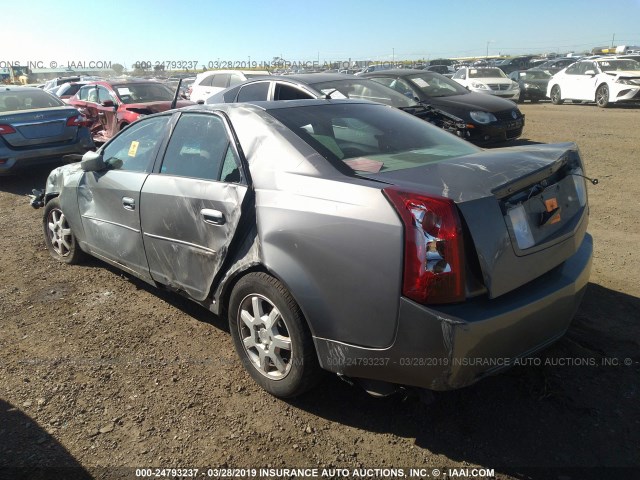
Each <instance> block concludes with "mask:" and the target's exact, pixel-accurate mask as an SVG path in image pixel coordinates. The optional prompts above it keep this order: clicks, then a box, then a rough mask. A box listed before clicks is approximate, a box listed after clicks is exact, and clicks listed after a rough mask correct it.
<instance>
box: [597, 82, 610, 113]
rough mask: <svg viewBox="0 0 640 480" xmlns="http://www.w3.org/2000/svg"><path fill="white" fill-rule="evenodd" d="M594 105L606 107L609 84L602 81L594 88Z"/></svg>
mask: <svg viewBox="0 0 640 480" xmlns="http://www.w3.org/2000/svg"><path fill="white" fill-rule="evenodd" d="M596 105H598V106H599V107H600V108H607V107H608V106H609V105H610V103H609V86H608V85H607V84H606V83H603V84H602V85H600V86H599V87H598V89H597V90H596Z"/></svg>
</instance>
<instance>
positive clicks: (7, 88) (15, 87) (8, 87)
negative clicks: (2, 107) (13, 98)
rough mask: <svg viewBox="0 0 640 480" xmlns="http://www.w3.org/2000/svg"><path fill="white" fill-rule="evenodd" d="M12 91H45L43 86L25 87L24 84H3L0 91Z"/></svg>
mask: <svg viewBox="0 0 640 480" xmlns="http://www.w3.org/2000/svg"><path fill="white" fill-rule="evenodd" d="M11 91H19V92H34V91H38V92H43V91H44V90H42V89H41V88H38V87H25V86H22V85H2V87H0V92H11Z"/></svg>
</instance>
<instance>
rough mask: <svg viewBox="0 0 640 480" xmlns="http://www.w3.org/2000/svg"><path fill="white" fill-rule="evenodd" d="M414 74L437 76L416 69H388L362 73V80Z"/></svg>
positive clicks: (433, 73)
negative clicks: (382, 76) (381, 76)
mask: <svg viewBox="0 0 640 480" xmlns="http://www.w3.org/2000/svg"><path fill="white" fill-rule="evenodd" d="M430 66H431V67H447V66H448V65H430ZM416 73H428V74H430V75H439V74H438V72H432V71H430V70H420V69H418V68H390V69H389V70H380V71H379V72H371V73H364V74H362V76H363V77H364V78H369V77H374V76H379V75H393V76H397V77H406V76H408V75H414V74H416Z"/></svg>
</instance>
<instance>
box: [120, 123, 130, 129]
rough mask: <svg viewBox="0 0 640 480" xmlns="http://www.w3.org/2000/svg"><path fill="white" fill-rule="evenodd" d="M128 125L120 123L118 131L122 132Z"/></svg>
mask: <svg viewBox="0 0 640 480" xmlns="http://www.w3.org/2000/svg"><path fill="white" fill-rule="evenodd" d="M128 125H129V123H128V122H122V123H121V124H120V130H124V129H125V128H126V127H127V126H128Z"/></svg>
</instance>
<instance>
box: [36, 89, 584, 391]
mask: <svg viewBox="0 0 640 480" xmlns="http://www.w3.org/2000/svg"><path fill="white" fill-rule="evenodd" d="M584 175H585V173H584V170H583V166H582V162H581V159H580V155H579V152H578V149H577V147H576V146H575V145H574V144H571V143H567V144H558V145H533V146H527V147H512V148H504V149H500V150H488V151H484V150H482V149H479V148H477V147H475V146H473V145H471V144H469V143H467V142H465V141H463V140H460V139H458V138H456V137H455V136H453V135H451V134H448V133H446V132H444V131H442V130H440V129H438V128H436V127H434V126H432V125H430V124H428V123H426V122H424V121H422V120H420V119H418V118H416V117H413V116H412V115H410V114H407V113H404V112H401V111H399V110H397V109H394V108H391V107H387V106H384V105H379V104H373V103H369V102H366V101H354V100H299V101H291V102H272V103H267V102H256V103H254V104H224V105H208V106H194V107H189V108H185V109H181V110H177V111H169V112H164V113H160V114H157V115H152V116H149V117H145V118H143V119H141V120H139V121H138V122H136V123H134V124H132V125H131V126H130V127H128V128H127V129H125V130H123V131H122V132H120V133H119V134H118V135H117V136H115V137H114V138H113V139H111V140H110V141H109V142H108V143H106V144H105V145H104V146H103V147H102V148H100V149H99V150H98V151H97V152H89V153H87V154H85V156H84V157H83V159H82V161H81V162H80V163H75V164H70V165H66V166H63V167H60V168H58V169H56V170H54V171H53V172H51V174H50V176H49V178H48V180H47V185H46V191H45V192H44V193H43V196H42V197H41V198H40V199H37V200H36V204H37V203H38V202H40V205H42V206H44V207H45V209H44V222H43V226H44V235H45V240H46V244H47V246H48V248H49V250H50V251H51V254H52V255H53V257H55V258H56V259H58V260H60V261H62V262H65V263H70V264H71V263H76V262H79V261H80V260H81V258H82V256H83V255H84V254H90V255H93V256H95V257H98V258H100V259H102V260H104V261H105V262H108V263H110V264H112V265H115V266H117V267H119V268H121V269H122V270H125V271H126V272H128V273H130V274H132V275H134V276H136V277H138V278H141V279H143V280H144V281H146V282H148V283H150V284H152V285H155V286H157V287H161V288H165V289H170V290H173V291H177V292H180V293H181V294H183V295H186V296H188V297H189V298H191V299H192V300H194V301H196V302H198V303H200V304H202V305H203V306H205V307H207V308H209V309H210V310H211V311H212V312H213V313H215V314H218V315H221V316H223V318H224V317H228V321H229V327H230V331H231V335H232V337H233V341H234V344H235V348H236V350H237V353H238V355H239V356H240V358H241V360H242V363H243V364H244V366H245V368H246V369H247V371H248V372H249V374H250V375H251V376H252V377H253V379H254V380H255V381H256V382H257V383H258V384H260V385H261V386H262V387H263V388H264V389H266V390H267V391H269V392H270V393H272V394H273V395H276V396H279V397H291V396H294V395H297V394H300V393H302V392H304V391H305V390H307V389H308V388H310V387H311V386H313V384H314V382H315V381H316V380H317V379H318V378H319V377H320V373H321V371H322V370H323V369H324V370H328V371H331V372H335V373H337V374H339V375H340V376H343V377H345V378H347V379H353V380H356V381H357V382H358V383H360V384H362V385H363V386H364V387H365V388H366V389H367V390H368V391H369V392H370V393H373V394H378V395H384V394H388V393H391V392H393V391H395V390H397V389H398V388H401V387H403V386H415V387H421V388H427V389H431V390H447V389H453V388H459V387H463V386H465V385H469V384H471V383H473V382H475V381H477V380H478V379H480V378H482V377H483V376H486V375H488V374H492V373H495V372H497V371H498V370H500V369H503V368H505V367H507V366H509V365H510V364H512V363H513V361H514V360H515V359H518V358H521V357H524V356H527V355H531V354H532V353H534V352H536V351H537V350H539V349H542V348H544V347H546V346H547V345H549V344H550V343H552V342H553V341H555V340H557V339H558V338H559V337H560V336H562V335H563V333H564V332H565V331H566V329H567V328H568V326H569V324H570V322H571V319H572V317H573V315H574V313H575V311H576V309H577V307H578V304H579V302H580V300H581V298H582V295H583V293H584V290H585V287H586V285H587V282H588V278H589V272H590V268H591V257H592V239H591V236H590V235H589V234H588V233H587V232H586V229H587V221H588V215H589V210H588V204H587V193H586V182H585V178H586V177H584Z"/></svg>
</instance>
